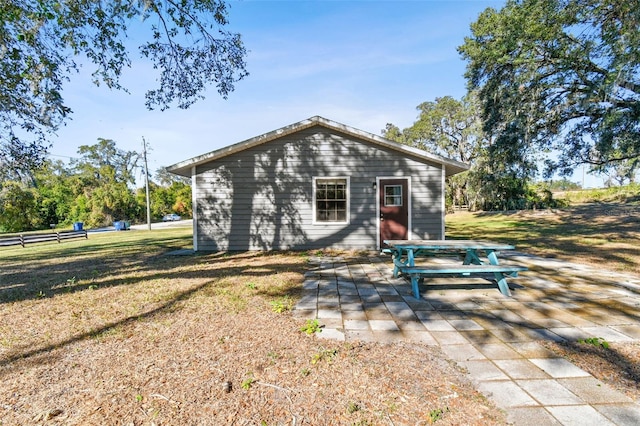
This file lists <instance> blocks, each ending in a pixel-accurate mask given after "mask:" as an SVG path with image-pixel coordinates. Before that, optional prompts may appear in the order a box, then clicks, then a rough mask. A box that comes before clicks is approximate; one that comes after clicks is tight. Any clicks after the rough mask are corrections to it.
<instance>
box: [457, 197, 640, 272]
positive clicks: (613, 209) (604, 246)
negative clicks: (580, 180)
mask: <svg viewBox="0 0 640 426" xmlns="http://www.w3.org/2000/svg"><path fill="white" fill-rule="evenodd" d="M446 222H447V238H458V239H488V240H493V241H500V242H506V243H510V244H513V245H515V246H516V249H518V250H522V251H526V252H529V253H532V254H537V255H541V256H546V257H555V258H559V259H566V260H570V261H573V262H582V263H594V262H601V263H606V264H607V266H608V267H609V268H612V269H615V270H619V271H626V272H634V273H635V272H637V271H640V244H638V241H640V204H638V203H637V202H632V203H590V204H579V205H575V206H572V207H568V208H565V209H557V210H538V211H531V210H528V211H518V212H501V213H494V212H491V213H489V212H476V213H469V212H456V213H454V214H451V215H448V216H447V219H446Z"/></svg>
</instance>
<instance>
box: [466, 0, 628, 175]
mask: <svg viewBox="0 0 640 426" xmlns="http://www.w3.org/2000/svg"><path fill="white" fill-rule="evenodd" d="M471 31H472V34H471V36H469V37H467V38H466V39H465V42H464V44H463V45H462V46H461V47H460V48H459V51H460V53H461V54H462V56H463V58H465V59H466V60H467V61H468V65H467V73H466V76H467V78H468V82H469V88H470V89H471V90H477V91H478V94H479V98H480V100H481V104H482V116H483V121H484V126H485V130H486V131H487V132H488V133H489V134H492V135H495V136H496V142H498V143H497V144H496V149H499V150H500V151H501V154H505V152H504V151H505V150H506V151H509V150H510V149H512V148H513V149H514V150H515V151H517V152H516V155H522V154H523V153H527V152H528V153H532V152H547V153H553V154H554V155H553V156H552V157H555V159H554V160H553V161H549V162H548V165H549V169H548V171H560V172H561V173H563V174H569V173H571V172H572V171H573V169H574V167H575V166H576V165H577V164H585V163H586V164H591V165H592V166H594V167H600V168H606V167H608V166H610V165H615V164H616V162H620V161H626V162H629V161H631V162H634V163H635V164H638V162H640V160H639V159H640V7H638V1H637V0H510V1H508V2H507V3H506V5H505V6H504V8H502V9H501V10H495V9H491V8H489V9H487V10H485V11H484V12H483V13H482V14H481V15H480V16H479V18H478V19H477V21H476V22H475V23H473V24H472V26H471Z"/></svg>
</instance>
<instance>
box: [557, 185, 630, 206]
mask: <svg viewBox="0 0 640 426" xmlns="http://www.w3.org/2000/svg"><path fill="white" fill-rule="evenodd" d="M554 197H555V198H558V199H563V200H566V201H568V202H569V203H572V204H583V203H616V202H617V203H634V202H635V203H638V202H639V201H640V184H637V183H636V184H630V185H625V186H612V187H610V188H597V189H582V190H578V191H566V192H557V193H555V194H554Z"/></svg>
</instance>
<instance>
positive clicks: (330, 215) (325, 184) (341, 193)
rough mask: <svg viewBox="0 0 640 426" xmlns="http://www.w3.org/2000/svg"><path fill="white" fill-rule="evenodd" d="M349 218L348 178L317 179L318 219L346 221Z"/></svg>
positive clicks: (321, 220) (322, 220)
mask: <svg viewBox="0 0 640 426" xmlns="http://www.w3.org/2000/svg"><path fill="white" fill-rule="evenodd" d="M346 220H347V180H346V179H317V180H316V221H318V222H345V221H346Z"/></svg>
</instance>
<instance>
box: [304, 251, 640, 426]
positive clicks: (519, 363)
mask: <svg viewBox="0 0 640 426" xmlns="http://www.w3.org/2000/svg"><path fill="white" fill-rule="evenodd" d="M507 261H513V262H517V263H519V264H524V265H526V266H528V267H529V268H530V271H528V272H525V273H522V274H521V276H520V277H519V278H517V279H511V280H510V282H509V284H510V285H511V287H512V293H513V297H511V298H509V297H505V296H503V295H502V294H500V292H499V291H498V289H497V286H496V285H495V284H492V283H490V282H488V281H486V280H482V279H467V278H465V279H458V280H453V281H452V279H437V280H430V281H429V285H422V286H421V291H422V297H421V299H420V300H417V299H415V298H414V297H413V296H412V295H411V285H410V284H409V283H408V282H407V281H406V280H405V279H404V278H393V276H392V268H391V259H390V258H389V257H385V256H379V255H377V253H375V254H372V255H371V256H367V257H352V258H340V257H336V258H329V257H318V258H313V259H311V264H312V266H313V269H312V270H310V271H309V272H308V273H307V274H306V279H305V282H304V294H303V297H302V298H301V300H300V301H299V303H298V304H297V305H296V309H295V315H296V316H298V317H301V318H317V319H318V320H319V321H320V323H321V324H323V325H324V329H323V331H322V333H321V334H319V337H322V338H330V339H338V340H362V341H378V342H386V343H393V342H397V341H411V342H418V343H421V344H426V345H439V346H440V347H441V348H442V350H443V352H444V353H445V354H447V355H448V356H449V357H450V358H451V359H452V360H454V361H456V362H457V363H458V364H459V365H460V366H461V367H464V368H465V369H466V371H468V372H469V375H470V378H471V380H472V381H473V382H474V383H475V384H476V385H477V388H478V389H479V390H480V391H481V392H482V393H484V394H485V395H486V396H487V397H489V398H492V399H493V401H494V402H495V403H496V405H498V406H499V407H501V408H503V409H505V410H506V412H507V413H508V420H509V421H510V422H512V423H513V424H515V425H529V424H531V425H536V426H539V425H578V424H579V425H591V424H593V425H599V426H602V425H638V424H640V405H639V404H636V403H634V402H633V401H632V400H630V399H629V398H628V397H626V396H625V395H623V394H622V393H619V392H616V391H613V390H611V389H610V388H609V387H607V386H602V385H601V383H600V382H598V381H597V380H596V379H595V378H594V377H593V376H591V375H590V374H589V373H587V372H585V371H584V370H582V369H580V368H578V367H576V366H575V365H573V364H571V363H570V362H568V361H566V360H565V359H563V358H557V357H555V355H554V354H553V353H551V352H549V351H548V350H546V349H545V348H544V347H542V346H541V345H539V344H538V343H536V341H537V340H541V339H550V340H556V341H563V340H568V341H577V340H578V339H581V338H587V337H601V338H604V339H605V340H607V341H608V342H624V341H634V340H640V310H639V308H640V279H638V277H633V276H625V275H621V274H615V273H611V272H607V271H601V270H596V269H592V268H589V267H585V266H582V265H575V264H569V263H566V262H560V261H556V260H548V259H541V258H536V257H532V256H527V255H523V254H516V255H512V256H510V257H509V258H508V260H507Z"/></svg>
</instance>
